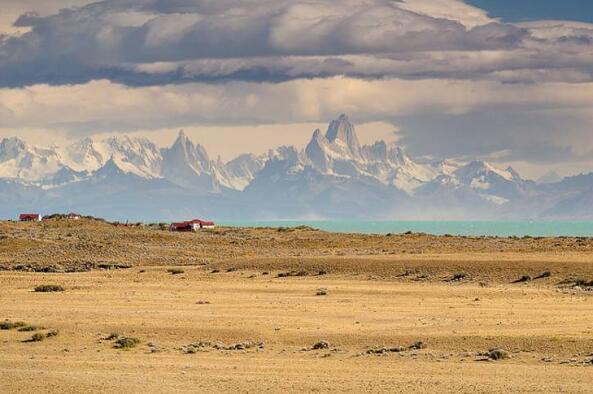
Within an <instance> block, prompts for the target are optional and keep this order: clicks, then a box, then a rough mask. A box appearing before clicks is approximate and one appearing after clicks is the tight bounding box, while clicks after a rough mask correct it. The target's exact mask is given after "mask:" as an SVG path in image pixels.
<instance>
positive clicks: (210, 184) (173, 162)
mask: <svg viewBox="0 0 593 394" xmlns="http://www.w3.org/2000/svg"><path fill="white" fill-rule="evenodd" d="M161 154H162V165H161V176H163V177H164V178H166V179H168V180H170V181H171V182H173V183H175V184H177V185H180V186H183V187H187V188H190V189H195V190H197V191H200V192H203V193H207V192H220V188H221V183H220V179H219V178H218V176H220V175H221V171H218V170H217V168H216V165H215V163H213V162H212V161H211V160H210V157H209V156H208V152H206V149H205V148H204V147H203V146H202V145H200V144H197V145H194V143H193V142H192V141H191V140H190V139H189V138H188V137H187V136H186V135H185V133H184V132H183V130H182V131H180V132H179V135H178V136H177V139H176V140H175V142H174V143H173V145H172V146H171V147H170V148H163V149H161ZM227 183H228V182H227Z"/></svg>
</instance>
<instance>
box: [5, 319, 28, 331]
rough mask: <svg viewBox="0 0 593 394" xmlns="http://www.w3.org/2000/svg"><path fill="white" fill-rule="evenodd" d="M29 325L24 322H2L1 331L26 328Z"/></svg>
mask: <svg viewBox="0 0 593 394" xmlns="http://www.w3.org/2000/svg"><path fill="white" fill-rule="evenodd" d="M26 325H27V323H25V322H22V321H15V322H12V321H8V320H5V321H3V322H0V330H13V329H15V328H21V327H25V326H26Z"/></svg>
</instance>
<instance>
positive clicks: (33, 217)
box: [19, 213, 41, 222]
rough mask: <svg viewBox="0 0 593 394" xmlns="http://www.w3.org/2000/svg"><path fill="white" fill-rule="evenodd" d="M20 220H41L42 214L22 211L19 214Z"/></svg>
mask: <svg viewBox="0 0 593 394" xmlns="http://www.w3.org/2000/svg"><path fill="white" fill-rule="evenodd" d="M19 220H20V221H21V222H40V221H41V215H40V214H38V213H21V214H20V215H19Z"/></svg>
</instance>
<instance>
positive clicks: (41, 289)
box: [34, 285, 65, 293]
mask: <svg viewBox="0 0 593 394" xmlns="http://www.w3.org/2000/svg"><path fill="white" fill-rule="evenodd" d="M34 290H35V292H36V293H54V292H61V291H65V289H64V288H63V287H62V286H60V285H40V286H37V287H35V289H34Z"/></svg>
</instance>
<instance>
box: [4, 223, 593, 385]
mask: <svg viewBox="0 0 593 394" xmlns="http://www.w3.org/2000/svg"><path fill="white" fill-rule="evenodd" d="M44 285H48V286H46V287H45V288H42V287H41V286H44ZM50 285H51V286H55V288H51V286H50ZM36 288H37V290H38V291H35V289H36ZM42 290H48V291H42ZM49 290H57V291H49ZM592 383H593V238H584V237H581V238H570V237H560V238H531V237H525V238H496V237H454V236H440V237H437V236H430V235H425V234H413V233H410V234H388V235H360V234H332V233H327V232H322V231H317V230H314V229H310V228H307V227H302V228H296V229H284V228H281V229H275V228H268V229H248V228H217V229H214V230H207V231H201V232H198V233H171V232H168V231H167V230H166V226H165V225H150V226H141V225H138V226H136V225H132V226H128V225H122V224H114V223H106V222H102V221H97V220H91V219H84V220H78V221H74V220H47V221H43V222H41V223H15V222H1V223H0V392H2V393H13V392H35V393H38V392H60V393H63V392H73V393H74V392H85V393H88V392H118V393H121V392H128V393H140V392H141V393H152V392H155V393H156V392H158V393H161V392H206V391H208V392H303V391H304V392H312V391H313V392H441V393H442V392H472V393H473V392H570V393H579V392H582V393H585V392H592V391H593V386H592Z"/></svg>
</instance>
